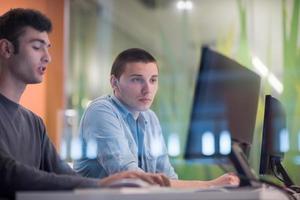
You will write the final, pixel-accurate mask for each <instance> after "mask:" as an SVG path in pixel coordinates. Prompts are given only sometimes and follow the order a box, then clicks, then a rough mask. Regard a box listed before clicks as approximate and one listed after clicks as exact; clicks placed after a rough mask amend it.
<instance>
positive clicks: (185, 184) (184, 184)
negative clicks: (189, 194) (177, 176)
mask: <svg viewBox="0 0 300 200" xmlns="http://www.w3.org/2000/svg"><path fill="white" fill-rule="evenodd" d="M170 181H171V187H174V188H208V187H210V186H212V184H211V181H198V180H170Z"/></svg>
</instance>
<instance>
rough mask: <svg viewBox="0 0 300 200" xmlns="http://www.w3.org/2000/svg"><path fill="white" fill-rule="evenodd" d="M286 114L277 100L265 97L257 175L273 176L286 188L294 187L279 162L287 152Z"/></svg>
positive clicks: (269, 96) (268, 96)
mask: <svg viewBox="0 0 300 200" xmlns="http://www.w3.org/2000/svg"><path fill="white" fill-rule="evenodd" d="M287 134H288V132H287V126H286V114H285V111H284V108H283V106H282V104H281V103H280V101H279V100H277V99H276V98H274V97H272V96H271V95H266V98H265V113H264V124H263V134H262V143H261V154H260V167H259V174H261V175H274V176H275V177H277V178H278V179H279V180H281V181H282V182H283V183H284V184H285V185H286V186H287V187H289V186H292V185H294V183H293V181H292V180H291V178H290V177H289V176H288V174H287V172H286V171H285V169H284V168H283V166H282V164H281V161H282V160H283V157H284V152H285V151H286V150H287V143H288V141H287V138H288V135H287Z"/></svg>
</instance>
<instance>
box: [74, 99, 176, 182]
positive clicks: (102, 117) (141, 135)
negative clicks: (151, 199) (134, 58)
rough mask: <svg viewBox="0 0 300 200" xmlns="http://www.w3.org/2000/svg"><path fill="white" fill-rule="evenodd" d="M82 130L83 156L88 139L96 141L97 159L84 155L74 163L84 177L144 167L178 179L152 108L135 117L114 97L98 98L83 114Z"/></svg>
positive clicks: (147, 170) (146, 170)
mask: <svg viewBox="0 0 300 200" xmlns="http://www.w3.org/2000/svg"><path fill="white" fill-rule="evenodd" d="M79 133H80V137H81V139H82V141H83V155H86V150H87V144H88V142H89V141H92V140H94V141H96V143H97V157H96V158H87V156H83V158H81V159H80V160H77V161H75V163H74V169H75V170H76V171H77V172H78V173H80V174H81V175H83V176H87V177H94V178H103V177H106V176H108V175H111V174H114V173H117V172H121V171H127V170H143V171H145V172H151V173H164V174H165V175H166V176H168V177H169V178H171V179H177V178H178V176H177V174H176V173H175V171H174V168H173V167H172V166H171V164H170V161H169V157H168V153H167V148H166V145H165V142H164V138H163V136H162V131H161V127H160V124H159V121H158V119H157V117H156V115H155V113H154V112H153V111H151V110H147V111H144V112H140V114H139V116H138V118H137V119H136V120H135V119H134V118H133V115H132V113H130V112H129V110H128V109H127V108H126V107H125V106H124V105H123V104H122V103H121V102H120V101H119V100H118V99H117V98H116V97H115V96H104V97H99V98H97V99H95V100H94V101H93V102H92V103H91V104H90V105H89V107H88V108H87V109H86V111H85V113H84V114H83V117H82V119H81V122H80V127H79Z"/></svg>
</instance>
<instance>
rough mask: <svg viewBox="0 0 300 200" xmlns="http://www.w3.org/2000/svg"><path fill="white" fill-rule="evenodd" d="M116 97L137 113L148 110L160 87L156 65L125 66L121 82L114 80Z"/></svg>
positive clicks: (135, 64)
mask: <svg viewBox="0 0 300 200" xmlns="http://www.w3.org/2000/svg"><path fill="white" fill-rule="evenodd" d="M113 81H114V83H113V87H114V90H115V95H116V97H117V98H118V99H119V100H120V101H121V102H122V103H123V104H125V105H126V106H127V108H128V109H129V110H130V111H131V112H133V113H135V112H140V111H144V110H147V109H148V108H149V107H150V106H151V104H152V102H153V100H154V97H155V94H156V91H157V87H158V69H157V65H156V63H153V62H150V63H143V62H133V63H128V64H127V65H126V66H125V71H124V72H123V74H122V75H121V76H120V78H119V80H117V79H115V80H113Z"/></svg>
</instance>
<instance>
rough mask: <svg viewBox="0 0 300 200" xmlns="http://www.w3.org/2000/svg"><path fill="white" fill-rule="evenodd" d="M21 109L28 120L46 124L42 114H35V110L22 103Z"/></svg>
mask: <svg viewBox="0 0 300 200" xmlns="http://www.w3.org/2000/svg"><path fill="white" fill-rule="evenodd" d="M19 111H20V112H21V113H22V115H23V116H24V117H26V118H27V119H28V120H30V121H32V120H33V121H35V122H36V123H38V124H40V125H42V126H44V122H43V120H42V118H41V117H40V116H38V115H37V114H35V113H34V112H33V111H31V110H29V109H27V108H25V107H24V106H22V105H20V107H19Z"/></svg>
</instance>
